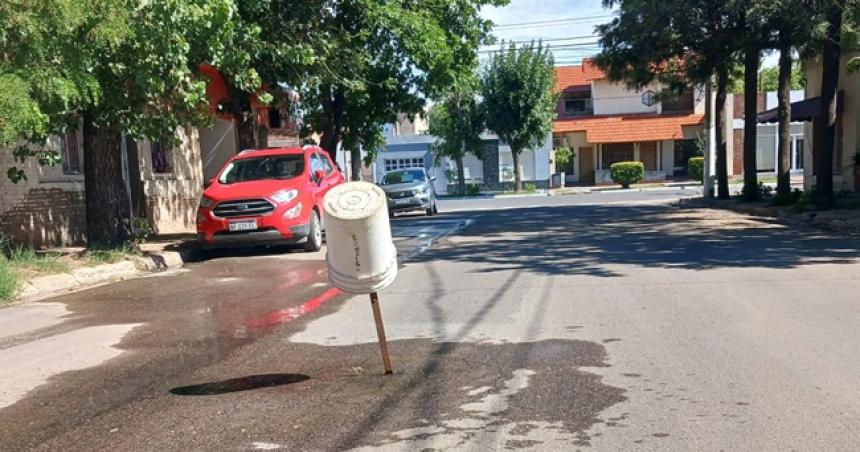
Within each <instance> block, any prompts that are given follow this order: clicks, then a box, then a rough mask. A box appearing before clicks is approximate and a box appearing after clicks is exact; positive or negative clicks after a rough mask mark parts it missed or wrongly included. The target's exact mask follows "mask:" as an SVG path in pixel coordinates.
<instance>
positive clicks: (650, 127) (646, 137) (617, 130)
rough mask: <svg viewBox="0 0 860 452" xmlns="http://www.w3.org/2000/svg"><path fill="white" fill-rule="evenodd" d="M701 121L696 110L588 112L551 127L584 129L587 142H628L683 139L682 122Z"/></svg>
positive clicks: (701, 117) (693, 122)
mask: <svg viewBox="0 0 860 452" xmlns="http://www.w3.org/2000/svg"><path fill="white" fill-rule="evenodd" d="M704 123H705V117H704V115H696V114H687V115H657V114H631V115H612V116H590V117H586V118H572V119H560V120H557V121H555V122H553V124H552V131H553V132H554V133H565V132H585V136H586V140H587V141H588V142H589V143H630V142H641V141H660V140H679V139H683V138H684V132H683V130H682V126H694V125H700V124H704Z"/></svg>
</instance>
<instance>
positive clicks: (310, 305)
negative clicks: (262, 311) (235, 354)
mask: <svg viewBox="0 0 860 452" xmlns="http://www.w3.org/2000/svg"><path fill="white" fill-rule="evenodd" d="M342 293H343V292H342V291H341V290H340V289H337V288H335V287H330V288H328V289H327V290H326V291H325V292H323V293H322V294H320V295H317V296H316V297H313V298H311V299H310V300H308V301H305V302H304V303H302V304H301V305H300V306H294V307H292V308H287V309H280V310H278V311H274V312H270V313H268V314H266V315H264V316H263V317H260V318H256V319H251V320H248V321H246V322H245V323H244V325H245V328H248V329H252V330H253V329H260V328H267V327H273V326H276V325H281V324H284V323H287V322H290V321H292V320H295V319H297V318H299V317H301V316H303V315H305V314H309V313H311V312H313V311H315V310H317V308H319V307H320V306H322V305H324V304H325V303H326V302H327V301H329V300H331V299H332V298H334V297H336V296H338V295H340V294H342Z"/></svg>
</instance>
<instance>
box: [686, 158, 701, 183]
mask: <svg viewBox="0 0 860 452" xmlns="http://www.w3.org/2000/svg"><path fill="white" fill-rule="evenodd" d="M687 175H688V176H690V177H692V178H693V179H695V180H697V181H699V182H702V181H704V180H705V158H704V157H692V158H690V160H688V161H687Z"/></svg>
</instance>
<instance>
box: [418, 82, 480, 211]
mask: <svg viewBox="0 0 860 452" xmlns="http://www.w3.org/2000/svg"><path fill="white" fill-rule="evenodd" d="M429 122H430V124H429V125H430V130H429V132H430V134H432V135H435V136H436V137H437V140H436V143H435V144H434V145H433V151H434V153H435V157H434V158H435V160H436V162H437V163H438V162H440V161H441V159H442V158H445V157H447V158H450V159H453V160H454V161H455V162H456V163H457V173H456V175H457V176H459V174H460V172H461V171H463V168H461V166H462V163H463V160H462V159H463V158H464V157H465V156H466V154H467V153H469V154H472V155H475V156H477V157H478V158H482V157H483V141H482V140H481V133H483V132H484V114H483V110H482V109H481V105H480V104H479V103H478V100H477V97H476V93H475V92H474V89H473V87H472V85H471V83H469V84H467V85H466V86H464V87H458V88H456V90H455V91H454V92H453V93H451V94H449V95H447V96H445V97H444V98H443V99H442V101H441V102H438V103H436V104H434V105H433V108H432V109H431V110H430V115H429ZM457 185H458V190H457V191H458V193H461V194H462V193H463V192H464V191H465V184H464V185H460V181H459V177H458V178H457Z"/></svg>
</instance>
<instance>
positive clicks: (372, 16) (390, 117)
mask: <svg viewBox="0 0 860 452" xmlns="http://www.w3.org/2000/svg"><path fill="white" fill-rule="evenodd" d="M506 3H507V0H433V1H421V2H401V1H371V0H348V1H335V0H312V1H306V0H287V1H283V2H266V1H263V0H258V1H254V2H252V4H253V5H255V8H250V7H245V6H243V7H242V10H241V15H242V17H243V20H249V21H251V22H253V23H255V24H258V25H259V26H260V28H261V29H262V33H261V36H262V37H263V38H264V40H265V41H264V45H263V46H262V48H261V51H260V53H259V54H258V55H257V58H255V62H256V64H258V66H255V67H260V71H261V74H262V75H263V78H264V80H265V81H266V82H270V83H274V82H286V83H288V84H290V85H291V86H295V87H297V88H298V89H299V90H300V92H301V95H302V101H303V105H304V106H305V107H306V117H305V124H306V130H305V133H306V134H309V135H310V134H312V133H314V132H316V133H319V134H320V135H321V144H322V145H323V147H324V148H326V150H328V151H329V152H333V151H334V150H335V147H336V146H337V143H338V142H339V141H340V140H341V139H342V141H343V148H344V149H354V148H356V147H357V146H359V145H361V146H362V147H363V149H364V150H366V151H368V153H369V154H368V159H373V157H374V156H375V152H376V149H377V147H378V146H379V145H380V144H381V143H382V142H383V140H382V135H381V130H380V129H381V126H382V125H383V124H385V123H389V122H394V121H395V120H396V119H397V115H398V114H400V113H405V114H407V115H410V116H411V115H415V114H418V113H420V112H422V111H423V108H424V106H425V102H426V99H428V98H438V97H440V96H442V95H443V94H444V93H447V92H449V91H450V88H451V87H452V86H456V85H459V84H460V82H461V81H462V80H464V79H466V78H468V77H469V76H471V74H472V72H473V70H474V68H475V67H476V65H477V48H478V46H479V45H481V44H483V43H486V42H488V41H489V39H490V35H489V32H490V25H491V24H490V23H489V22H488V21H486V20H485V19H483V18H482V17H481V16H480V8H481V7H482V6H484V5H503V4H506ZM294 45H298V46H300V47H299V48H298V49H294V48H293V47H292V46H294Z"/></svg>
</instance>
